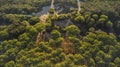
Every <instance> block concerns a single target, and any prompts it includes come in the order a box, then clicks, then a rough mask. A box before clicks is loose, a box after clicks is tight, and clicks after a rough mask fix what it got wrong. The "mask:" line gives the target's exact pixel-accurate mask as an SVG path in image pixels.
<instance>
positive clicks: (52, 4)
mask: <svg viewBox="0 0 120 67" xmlns="http://www.w3.org/2000/svg"><path fill="white" fill-rule="evenodd" d="M50 8H54V0H52V2H51V7H50Z"/></svg>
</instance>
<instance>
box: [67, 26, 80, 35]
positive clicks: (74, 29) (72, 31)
mask: <svg viewBox="0 0 120 67" xmlns="http://www.w3.org/2000/svg"><path fill="white" fill-rule="evenodd" d="M65 30H66V31H67V33H68V35H69V36H76V35H78V34H79V33H80V30H79V28H78V27H77V26H75V25H70V26H68V27H66V28H65Z"/></svg>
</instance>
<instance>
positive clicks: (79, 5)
mask: <svg viewBox="0 0 120 67" xmlns="http://www.w3.org/2000/svg"><path fill="white" fill-rule="evenodd" d="M77 4H78V13H79V12H80V11H81V4H80V0H77Z"/></svg>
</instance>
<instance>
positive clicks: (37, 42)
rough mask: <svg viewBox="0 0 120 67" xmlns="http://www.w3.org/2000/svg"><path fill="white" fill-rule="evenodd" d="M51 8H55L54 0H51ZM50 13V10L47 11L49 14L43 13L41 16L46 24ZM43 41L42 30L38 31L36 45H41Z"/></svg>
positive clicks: (41, 19)
mask: <svg viewBox="0 0 120 67" xmlns="http://www.w3.org/2000/svg"><path fill="white" fill-rule="evenodd" d="M50 8H53V9H54V0H52V1H51V6H50ZM48 15H49V12H47V14H43V15H41V16H40V17H39V19H40V21H41V22H42V23H43V24H45V22H46V19H47V17H48ZM41 41H42V32H38V35H37V37H36V46H39V43H40V42H41Z"/></svg>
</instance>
